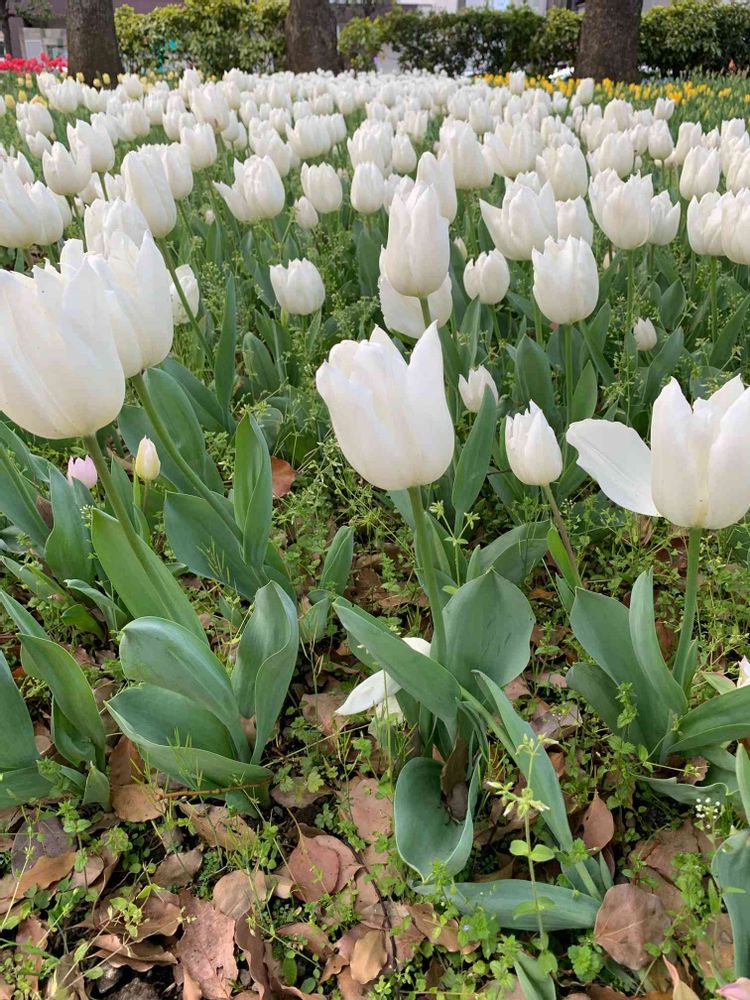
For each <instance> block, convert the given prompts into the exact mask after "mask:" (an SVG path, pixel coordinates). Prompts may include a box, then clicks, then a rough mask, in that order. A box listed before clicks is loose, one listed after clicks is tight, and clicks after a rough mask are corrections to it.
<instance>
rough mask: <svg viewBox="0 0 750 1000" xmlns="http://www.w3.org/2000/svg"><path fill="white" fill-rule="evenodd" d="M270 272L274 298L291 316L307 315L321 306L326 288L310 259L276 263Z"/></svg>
mask: <svg viewBox="0 0 750 1000" xmlns="http://www.w3.org/2000/svg"><path fill="white" fill-rule="evenodd" d="M270 273H271V285H272V286H273V291H274V294H275V296H276V300H277V301H278V303H279V305H280V306H281V308H282V309H285V310H286V312H288V313H289V314H290V315H291V316H309V315H311V313H314V312H317V311H318V309H320V308H321V307H322V305H323V302H324V301H325V297H326V290H325V286H324V285H323V279H322V278H321V276H320V272H319V271H318V269H317V267H316V266H315V265H314V264H313V263H312V261H309V260H306V259H304V258H303V259H302V260H291V261H289V264H288V265H287V266H286V267H284V265H283V264H276V265H274V266H273V267H272V268H271V269H270Z"/></svg>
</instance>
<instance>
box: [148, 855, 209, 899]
mask: <svg viewBox="0 0 750 1000" xmlns="http://www.w3.org/2000/svg"><path fill="white" fill-rule="evenodd" d="M202 864H203V852H202V851H201V849H200V847H194V848H193V850H192V851H178V852H177V853H176V854H168V855H167V856H166V857H165V858H164V860H163V861H162V862H161V863H160V864H159V866H158V868H157V869H156V871H155V872H154V874H153V881H154V882H155V883H156V884H157V885H161V886H163V887H164V888H165V889H182V888H183V887H184V886H186V885H189V884H190V882H191V881H192V880H193V876H194V875H195V874H196V872H198V871H200V867H201V865H202Z"/></svg>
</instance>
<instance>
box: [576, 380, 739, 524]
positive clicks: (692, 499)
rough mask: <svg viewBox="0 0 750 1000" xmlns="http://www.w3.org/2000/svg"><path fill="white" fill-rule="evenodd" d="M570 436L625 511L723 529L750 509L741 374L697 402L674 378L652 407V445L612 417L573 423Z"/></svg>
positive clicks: (590, 470)
mask: <svg viewBox="0 0 750 1000" xmlns="http://www.w3.org/2000/svg"><path fill="white" fill-rule="evenodd" d="M567 439H568V441H569V442H570V444H572V445H573V447H574V448H576V449H577V451H578V453H579V454H578V464H579V465H580V466H581V468H582V469H585V470H586V472H588V473H589V475H591V476H592V477H593V478H594V479H595V480H596V481H597V483H598V484H599V487H600V489H601V490H602V492H603V493H604V494H605V495H606V496H608V497H609V499H610V500H612V501H613V502H614V503H616V504H618V505H619V506H620V507H624V508H625V509H626V510H632V511H635V512H636V513H638V514H647V515H651V516H655V515H661V516H662V517H666V518H667V519H668V520H669V521H671V522H672V523H673V524H676V525H679V526H680V527H683V528H715V529H718V528H726V527H728V526H729V525H730V524H735V523H736V522H737V521H739V520H741V519H742V518H743V517H744V516H745V514H746V513H747V511H748V509H750V389H745V388H744V386H743V384H742V380H741V378H740V377H739V375H738V376H736V377H735V378H733V379H732V380H731V381H729V382H727V383H726V384H725V385H724V386H722V388H721V389H719V390H718V391H717V392H715V393H713V395H712V396H710V397H709V398H708V399H697V400H696V401H695V403H694V404H693V405H692V406H691V405H690V403H688V401H687V400H686V399H685V397H684V395H683V394H682V390H681V389H680V387H679V385H678V383H677V381H676V380H675V379H670V381H669V382H668V383H667V385H666V386H665V387H664V388H663V389H662V391H661V393H660V394H659V396H658V398H657V400H656V402H655V404H654V410H653V415H652V418H651V448H650V449H649V448H648V446H647V445H646V444H645V443H644V441H643V440H642V439H641V438H640V437H639V435H638V433H637V432H636V431H635V430H633V428H631V427H626V426H625V425H624V424H619V423H613V422H609V421H606V420H582V421H579V422H578V423H574V424H572V425H571V426H570V428H569V429H568V433H567Z"/></svg>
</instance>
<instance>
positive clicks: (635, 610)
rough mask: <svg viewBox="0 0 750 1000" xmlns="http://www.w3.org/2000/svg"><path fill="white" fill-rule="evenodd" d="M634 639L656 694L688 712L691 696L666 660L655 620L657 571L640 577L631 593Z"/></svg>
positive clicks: (674, 709)
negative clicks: (683, 688)
mask: <svg viewBox="0 0 750 1000" xmlns="http://www.w3.org/2000/svg"><path fill="white" fill-rule="evenodd" d="M628 621H629V624H630V639H631V641H632V643H633V649H634V650H635V655H636V657H637V658H638V662H639V663H640V665H641V669H642V670H643V673H644V675H645V676H646V677H647V678H648V679H649V681H650V682H651V686H652V687H653V689H654V696H655V697H656V698H658V699H659V700H660V701H663V702H664V703H665V704H666V705H667V706H668V707H669V710H670V712H672V713H673V714H674V716H676V717H679V716H681V715H682V714H683V713H684V712H686V711H687V707H688V706H687V698H686V697H685V692H684V691H683V690H682V688H681V686H680V685H679V684H678V683H677V681H676V680H675V679H674V677H673V676H672V672H671V671H670V669H669V667H668V666H667V664H666V663H665V661H664V657H663V656H662V652H661V647H660V646H659V639H658V636H657V634H656V623H655V621H654V573H653V570H647V571H645V572H643V573H641V575H640V576H639V577H638V579H637V580H636V581H635V584H634V586H633V592H632V594H631V595H630V610H629V612H628Z"/></svg>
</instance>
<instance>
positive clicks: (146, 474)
mask: <svg viewBox="0 0 750 1000" xmlns="http://www.w3.org/2000/svg"><path fill="white" fill-rule="evenodd" d="M160 472H161V462H160V461H159V455H158V453H157V451H156V445H155V444H154V442H153V441H152V440H151V438H147V437H144V438H141V442H140V444H139V445H138V453H137V455H136V456H135V474H136V476H138V478H139V479H141V480H142V481H143V482H144V483H151V482H153V481H154V479H158V478H159V473H160Z"/></svg>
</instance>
